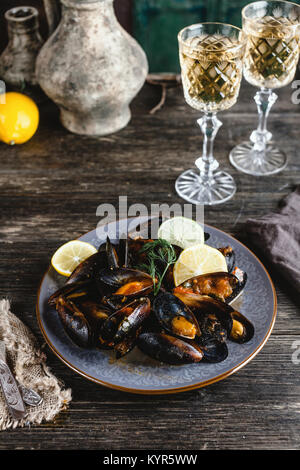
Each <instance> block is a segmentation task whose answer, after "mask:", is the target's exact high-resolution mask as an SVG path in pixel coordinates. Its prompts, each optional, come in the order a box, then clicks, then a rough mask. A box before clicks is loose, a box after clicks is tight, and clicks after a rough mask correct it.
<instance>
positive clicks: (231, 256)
mask: <svg viewBox="0 0 300 470" xmlns="http://www.w3.org/2000/svg"><path fill="white" fill-rule="evenodd" d="M218 250H219V251H220V252H221V253H222V255H223V256H224V257H225V260H226V264H227V269H228V272H229V273H231V272H232V270H233V268H234V267H235V252H234V250H233V248H232V247H231V246H224V247H222V248H218Z"/></svg>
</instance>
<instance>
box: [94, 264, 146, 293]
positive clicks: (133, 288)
mask: <svg viewBox="0 0 300 470" xmlns="http://www.w3.org/2000/svg"><path fill="white" fill-rule="evenodd" d="M97 279H98V282H99V283H101V284H102V285H103V284H104V285H105V286H108V287H109V288H110V291H111V294H114V295H119V296H120V295H122V296H137V295H145V294H148V293H149V292H151V291H152V290H153V279H152V277H151V276H150V275H149V274H147V273H145V272H143V271H139V270H137V269H131V268H114V269H103V270H102V271H101V272H100V273H99V274H98V276H97Z"/></svg>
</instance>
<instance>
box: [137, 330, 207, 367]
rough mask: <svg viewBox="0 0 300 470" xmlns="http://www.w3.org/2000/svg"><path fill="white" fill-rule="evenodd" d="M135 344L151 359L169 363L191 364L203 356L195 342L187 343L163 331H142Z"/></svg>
mask: <svg viewBox="0 0 300 470" xmlns="http://www.w3.org/2000/svg"><path fill="white" fill-rule="evenodd" d="M137 346H138V347H139V349H140V350H141V351H142V352H143V353H144V354H146V355H147V356H150V357H152V359H156V360H157V361H159V362H165V363H166V364H171V365H181V364H193V363H197V362H200V361H201V360H202V358H203V351H202V349H201V348H200V346H198V345H197V344H196V343H187V342H186V341H183V340H182V339H179V338H175V337H174V336H171V335H167V334H165V333H142V334H141V335H140V336H139V337H138V340H137Z"/></svg>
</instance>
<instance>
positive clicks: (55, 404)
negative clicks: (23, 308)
mask: <svg viewBox="0 0 300 470" xmlns="http://www.w3.org/2000/svg"><path fill="white" fill-rule="evenodd" d="M0 340H3V341H4V342H5V345H6V356H7V363H8V365H9V367H10V370H11V371H12V373H13V374H14V376H15V378H16V379H17V380H18V382H19V383H21V384H22V385H24V386H25V387H27V388H31V389H32V390H34V391H36V392H37V393H39V395H40V396H41V397H42V398H43V401H42V403H41V404H40V405H38V406H35V407H32V406H27V405H26V411H27V412H28V414H27V416H26V418H25V419H22V420H20V421H15V420H13V419H12V418H11V416H10V414H9V412H8V409H7V406H6V402H5V398H4V396H3V392H2V390H1V387H0V430H4V429H8V428H16V427H18V426H25V425H30V424H40V423H41V422H42V421H52V420H53V419H54V417H55V416H56V415H57V414H58V413H59V412H60V411H62V410H64V409H66V408H67V406H68V404H69V403H70V401H71V390H70V389H67V390H66V389H64V386H63V384H62V383H61V382H60V381H59V380H58V379H57V378H56V377H55V376H54V375H53V374H52V373H51V372H50V370H49V368H48V367H47V365H46V356H45V354H44V353H43V352H41V350H40V349H39V347H38V345H37V343H36V340H35V338H34V336H33V334H32V333H31V331H30V330H29V329H28V328H27V327H26V326H25V325H24V323H23V322H22V321H21V320H20V319H19V318H17V317H16V316H15V315H14V314H13V313H12V312H11V311H10V303H9V301H8V300H6V299H3V300H0Z"/></svg>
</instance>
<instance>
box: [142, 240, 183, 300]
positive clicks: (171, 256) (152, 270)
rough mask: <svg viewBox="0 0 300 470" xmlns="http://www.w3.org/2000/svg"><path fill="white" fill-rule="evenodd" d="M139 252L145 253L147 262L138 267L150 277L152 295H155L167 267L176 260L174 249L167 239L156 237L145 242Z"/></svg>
mask: <svg viewBox="0 0 300 470" xmlns="http://www.w3.org/2000/svg"><path fill="white" fill-rule="evenodd" d="M139 253H145V254H146V256H147V263H145V264H143V265H141V266H139V267H140V268H141V269H143V270H145V271H146V272H148V273H149V274H150V276H151V277H152V280H153V288H154V295H157V294H158V292H159V290H160V287H161V284H162V281H163V279H164V277H165V275H166V273H167V271H168V269H169V267H170V266H171V265H172V264H174V263H175V262H176V259H177V256H176V253H175V250H174V248H173V246H172V245H171V244H170V243H169V242H167V240H163V239H162V238H158V240H154V241H152V242H147V243H145V245H144V246H143V248H142V249H141V250H140V251H139Z"/></svg>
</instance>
